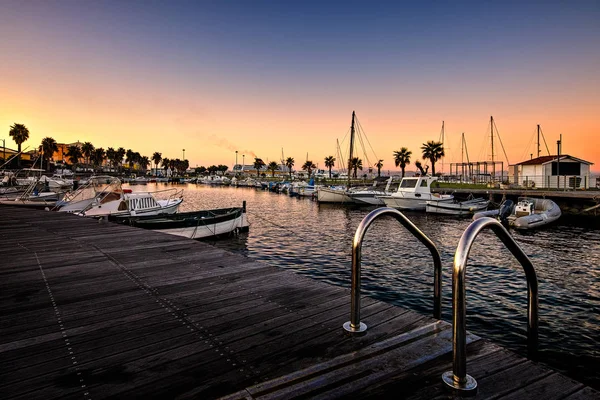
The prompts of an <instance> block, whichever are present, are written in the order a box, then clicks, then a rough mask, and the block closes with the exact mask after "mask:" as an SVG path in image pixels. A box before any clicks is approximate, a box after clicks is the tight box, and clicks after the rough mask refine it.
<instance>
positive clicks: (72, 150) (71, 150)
mask: <svg viewBox="0 0 600 400" xmlns="http://www.w3.org/2000/svg"><path fill="white" fill-rule="evenodd" d="M65 155H66V156H67V157H68V159H69V162H70V163H71V165H73V170H75V169H76V168H77V163H79V159H80V158H82V157H83V153H82V152H81V149H80V148H79V146H75V145H73V146H69V147H68V148H67V154H65Z"/></svg>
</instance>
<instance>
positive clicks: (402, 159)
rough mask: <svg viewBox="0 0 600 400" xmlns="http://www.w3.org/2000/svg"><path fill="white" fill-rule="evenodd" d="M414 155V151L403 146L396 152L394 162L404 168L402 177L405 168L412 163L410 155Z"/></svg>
mask: <svg viewBox="0 0 600 400" xmlns="http://www.w3.org/2000/svg"><path fill="white" fill-rule="evenodd" d="M411 155H412V151H410V150H408V149H407V148H406V147H402V148H401V149H400V151H395V152H394V164H396V167H397V166H400V169H401V170H402V177H403V178H404V169H405V168H406V166H407V165H408V164H410V156H411Z"/></svg>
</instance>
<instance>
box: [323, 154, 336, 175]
mask: <svg viewBox="0 0 600 400" xmlns="http://www.w3.org/2000/svg"><path fill="white" fill-rule="evenodd" d="M325 166H326V167H327V168H329V179H331V168H333V167H335V157H334V156H327V157H325Z"/></svg>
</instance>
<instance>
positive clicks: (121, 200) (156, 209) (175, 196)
mask: <svg viewBox="0 0 600 400" xmlns="http://www.w3.org/2000/svg"><path fill="white" fill-rule="evenodd" d="M182 202H183V190H181V189H176V188H173V189H167V190H162V191H157V192H132V191H131V189H123V188H122V187H121V182H120V181H119V179H117V178H114V177H110V176H95V177H92V178H90V180H89V182H88V183H87V184H86V185H84V186H82V187H80V188H79V189H77V190H76V191H74V192H73V193H69V194H67V195H66V196H65V198H64V199H63V201H62V202H59V203H57V207H59V209H58V211H59V212H68V213H74V214H77V215H82V216H86V217H103V216H108V215H119V216H129V215H158V214H161V213H164V214H172V213H175V212H177V210H178V209H179V205H180V204H181V203H182Z"/></svg>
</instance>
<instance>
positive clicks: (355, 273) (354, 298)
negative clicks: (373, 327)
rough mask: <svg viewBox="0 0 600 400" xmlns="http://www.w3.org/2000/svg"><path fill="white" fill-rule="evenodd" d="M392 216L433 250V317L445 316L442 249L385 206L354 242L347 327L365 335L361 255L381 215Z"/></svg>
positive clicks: (366, 222) (362, 226)
mask: <svg viewBox="0 0 600 400" xmlns="http://www.w3.org/2000/svg"><path fill="white" fill-rule="evenodd" d="M384 216H389V217H393V218H395V219H396V220H397V221H398V222H400V223H401V224H402V225H403V226H404V227H405V228H406V229H408V231H409V232H410V233H412V234H413V236H415V237H416V238H417V239H419V241H420V242H421V243H423V244H424V245H425V246H426V247H427V248H428V249H429V251H430V252H431V256H432V257H433V265H434V283H433V287H434V289H433V317H434V318H436V319H440V318H441V314H442V308H441V304H442V298H441V293H442V260H441V257H440V252H439V251H438V249H437V247H436V246H435V244H434V243H433V242H432V241H431V239H429V238H428V237H427V235H425V234H424V233H423V232H422V231H421V230H420V229H419V228H417V227H416V226H415V225H414V224H413V223H412V222H411V221H410V220H409V219H408V218H407V217H406V216H405V215H404V214H402V213H401V212H400V211H398V210H396V209H394V208H390V207H382V208H378V209H376V210H374V211H371V212H370V213H369V214H368V215H367V216H366V217H365V218H364V219H363V220H362V221H361V223H360V224H359V226H358V228H357V229H356V233H355V235H354V240H353V242H352V284H351V301H350V321H348V322H346V323H344V325H343V327H344V329H345V330H346V331H347V332H349V333H353V334H362V333H364V332H365V331H366V330H367V325H366V324H365V323H363V322H361V321H360V278H361V271H360V270H361V257H362V242H363V239H364V237H365V234H366V233H367V230H368V229H369V227H370V226H371V224H372V223H373V222H374V221H375V220H377V219H378V218H381V217H384Z"/></svg>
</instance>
